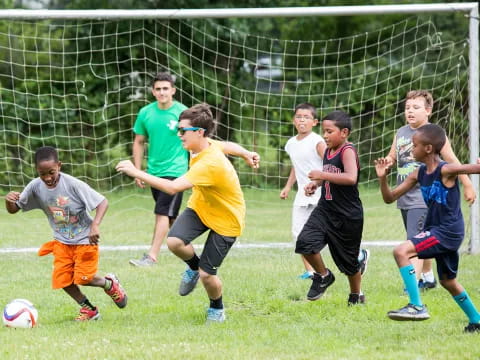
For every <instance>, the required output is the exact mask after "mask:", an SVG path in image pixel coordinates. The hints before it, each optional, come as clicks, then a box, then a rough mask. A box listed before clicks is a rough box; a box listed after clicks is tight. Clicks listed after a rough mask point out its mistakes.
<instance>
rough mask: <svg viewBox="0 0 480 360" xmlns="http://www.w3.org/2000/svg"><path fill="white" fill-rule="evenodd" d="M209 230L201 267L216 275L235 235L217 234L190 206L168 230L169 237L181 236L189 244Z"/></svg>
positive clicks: (201, 257)
mask: <svg viewBox="0 0 480 360" xmlns="http://www.w3.org/2000/svg"><path fill="white" fill-rule="evenodd" d="M207 230H210V232H209V233H208V237H207V241H206V242H205V246H204V248H203V251H202V254H201V255H200V263H199V267H200V269H202V270H203V271H205V272H206V273H207V274H210V275H216V274H217V270H218V268H219V267H220V265H222V262H223V259H225V257H226V256H227V254H228V251H229V250H230V248H231V247H232V245H233V243H234V242H235V240H236V238H235V237H231V236H224V235H220V234H217V233H216V232H215V231H213V230H211V229H210V228H208V227H206V226H205V225H204V224H203V223H202V221H201V220H200V218H199V217H198V215H197V213H196V212H195V211H193V210H192V209H190V208H186V209H185V210H184V211H183V212H182V213H181V214H180V216H179V217H178V219H177V220H175V222H174V223H173V225H172V227H171V229H170V231H169V232H168V237H176V238H179V239H180V240H182V241H183V242H184V243H185V245H187V244H190V243H191V242H192V241H193V240H195V239H196V238H197V237H199V236H200V235H202V234H203V233H204V232H205V231H207Z"/></svg>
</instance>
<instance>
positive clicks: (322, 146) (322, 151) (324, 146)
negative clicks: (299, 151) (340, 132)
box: [317, 141, 327, 159]
mask: <svg viewBox="0 0 480 360" xmlns="http://www.w3.org/2000/svg"><path fill="white" fill-rule="evenodd" d="M326 149H327V144H325V141H320V142H319V143H318V144H317V154H318V156H320V158H322V159H323V156H324V155H325V150H326Z"/></svg>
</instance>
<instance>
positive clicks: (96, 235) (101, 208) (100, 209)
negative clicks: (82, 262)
mask: <svg viewBox="0 0 480 360" xmlns="http://www.w3.org/2000/svg"><path fill="white" fill-rule="evenodd" d="M107 209H108V200H107V199H103V201H102V202H101V203H100V204H98V206H97V208H96V209H95V217H94V218H93V221H92V225H90V233H89V234H88V241H89V242H90V244H92V245H96V244H98V242H99V239H100V229H99V226H100V224H101V223H102V220H103V217H104V216H105V213H106V212H107Z"/></svg>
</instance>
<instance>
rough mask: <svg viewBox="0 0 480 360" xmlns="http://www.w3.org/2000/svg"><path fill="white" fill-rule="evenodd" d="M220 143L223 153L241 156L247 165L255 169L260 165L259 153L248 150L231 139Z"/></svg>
mask: <svg viewBox="0 0 480 360" xmlns="http://www.w3.org/2000/svg"><path fill="white" fill-rule="evenodd" d="M222 145H223V153H224V154H228V155H233V156H239V157H241V158H243V159H244V160H245V162H246V163H247V165H248V166H250V167H251V168H253V169H257V168H258V167H259V166H260V155H258V154H257V153H256V152H254V151H248V150H247V149H245V148H244V147H243V146H241V145H239V144H237V143H234V142H231V141H222Z"/></svg>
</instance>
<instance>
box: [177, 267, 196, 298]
mask: <svg viewBox="0 0 480 360" xmlns="http://www.w3.org/2000/svg"><path fill="white" fill-rule="evenodd" d="M199 278H200V274H199V273H198V271H195V270H192V269H190V268H189V267H188V268H187V270H185V271H184V273H183V275H182V281H181V282H180V288H179V289H178V293H179V294H180V295H181V296H185V295H188V294H190V293H191V292H192V291H193V289H195V286H196V285H197V282H198V279H199Z"/></svg>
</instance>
